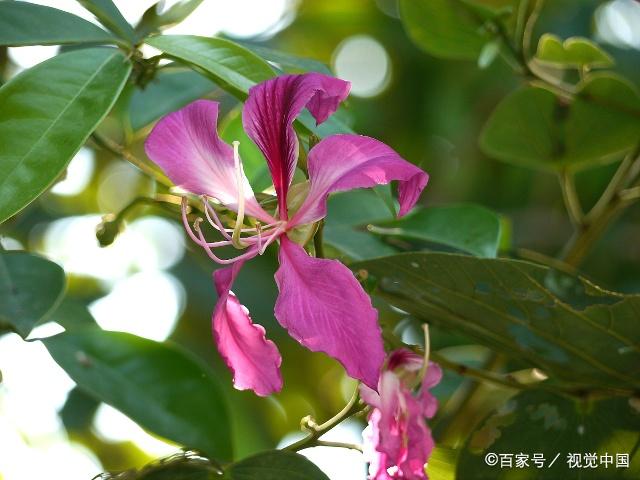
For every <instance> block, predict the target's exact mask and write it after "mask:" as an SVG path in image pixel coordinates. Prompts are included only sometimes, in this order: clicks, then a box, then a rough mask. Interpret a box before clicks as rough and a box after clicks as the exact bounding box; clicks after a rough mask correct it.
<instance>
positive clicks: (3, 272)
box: [0, 251, 66, 338]
mask: <svg viewBox="0 0 640 480" xmlns="http://www.w3.org/2000/svg"><path fill="white" fill-rule="evenodd" d="M65 285H66V280H65V276H64V270H62V268H60V266H58V265H57V264H55V263H53V262H50V261H49V260H46V259H44V258H42V257H39V256H37V255H31V254H30V253H26V252H19V251H13V252H4V251H0V331H1V330H2V329H3V327H8V328H9V329H10V330H13V331H15V332H17V333H18V334H20V335H21V336H22V337H23V338H26V337H27V336H28V335H29V333H30V332H31V330H32V329H33V327H35V326H36V325H37V324H38V323H40V322H41V321H42V320H43V319H45V318H47V316H48V315H49V314H50V313H51V312H52V311H53V310H55V309H56V308H57V306H58V304H59V303H60V301H61V300H62V296H63V295H64V290H65Z"/></svg>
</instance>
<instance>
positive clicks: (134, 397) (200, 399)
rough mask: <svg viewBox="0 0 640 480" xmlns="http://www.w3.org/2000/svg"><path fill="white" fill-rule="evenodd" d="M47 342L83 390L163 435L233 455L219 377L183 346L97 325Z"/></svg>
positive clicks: (224, 457)
mask: <svg viewBox="0 0 640 480" xmlns="http://www.w3.org/2000/svg"><path fill="white" fill-rule="evenodd" d="M43 343H44V344H45V346H46V347H47V349H48V350H49V353H51V356H52V357H53V358H54V360H55V361H56V362H57V363H58V364H60V365H61V366H62V368H64V369H65V371H66V372H67V373H68V374H69V375H70V376H71V378H72V379H73V380H74V381H75V382H76V383H77V384H78V386H79V387H80V388H81V389H82V390H85V391H86V392H88V393H90V394H91V395H93V396H94V397H96V398H98V399H100V400H102V401H104V402H106V403H109V404H111V405H113V406H114V407H116V408H117V409H119V410H121V411H122V412H123V413H125V414H126V415H128V416H129V417H131V418H132V419H133V420H135V421H136V422H138V423H139V424H140V425H141V426H143V427H144V428H147V429H149V430H150V431H152V432H154V433H156V434H158V435H161V436H163V437H165V438H168V439H170V440H173V441H175V442H178V443H180V444H183V445H185V446H188V447H191V448H197V449H199V450H201V451H203V452H205V453H206V454H207V455H210V456H211V457H212V458H216V459H220V460H229V459H231V456H232V451H231V440H230V438H231V433H230V425H229V418H228V414H227V406H226V403H225V400H224V397H223V394H222V391H221V389H220V386H219V384H218V380H217V379H216V377H215V376H214V375H213V373H212V372H211V371H210V370H208V369H207V368H206V367H205V366H203V365H202V364H201V362H199V361H197V360H196V359H194V358H192V357H191V356H190V355H188V354H187V353H186V352H184V351H183V350H182V349H181V348H178V347H177V346H174V345H170V344H166V343H158V342H154V341H152V340H146V339H143V338H140V337H136V336H135V335H131V334H127V333H117V332H106V331H102V330H99V329H95V328H87V329H81V330H77V331H74V332H65V333H62V334H59V335H56V336H54V337H49V338H47V339H45V340H43Z"/></svg>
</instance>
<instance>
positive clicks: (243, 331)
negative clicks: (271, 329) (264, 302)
mask: <svg viewBox="0 0 640 480" xmlns="http://www.w3.org/2000/svg"><path fill="white" fill-rule="evenodd" d="M242 263H243V262H237V263H234V264H233V265H232V266H231V267H228V268H223V269H220V270H216V271H215V272H214V273H213V278H214V281H215V284H216V290H217V292H218V303H217V304H216V308H215V310H214V312H213V335H214V338H215V341H216V344H217V345H218V350H219V352H220V355H221V356H222V358H223V359H224V361H225V363H226V364H227V366H228V367H229V368H230V369H231V371H232V372H233V385H234V386H235V387H236V388H237V389H238V390H247V389H250V390H253V391H254V392H255V393H256V394H257V395H260V396H267V395H270V394H272V393H275V392H279V391H280V390H281V389H282V376H281V374H280V363H281V362H282V357H281V356H280V352H278V348H277V347H276V345H275V344H274V343H273V342H272V341H271V340H267V338H266V337H265V330H264V328H263V327H262V326H261V325H256V324H254V323H252V321H251V317H250V316H249V312H248V311H247V309H246V308H245V307H244V306H243V305H241V304H240V302H239V301H238V299H237V298H236V296H235V295H234V294H233V293H231V292H230V290H229V289H230V288H231V285H232V284H233V281H234V280H235V277H236V275H237V274H238V271H239V270H240V268H241V266H242Z"/></svg>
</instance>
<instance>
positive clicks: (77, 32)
mask: <svg viewBox="0 0 640 480" xmlns="http://www.w3.org/2000/svg"><path fill="white" fill-rule="evenodd" d="M115 41H116V40H115V39H114V37H113V36H112V35H111V34H109V33H107V32H105V31H104V30H102V29H101V28H100V27H97V26H96V25H94V24H93V23H91V22H88V21H86V20H84V19H83V18H80V17H76V16H75V15H72V14H70V13H67V12H65V11H62V10H58V9H56V8H51V7H45V6H42V5H35V4H33V3H27V2H0V45H8V46H10V47H19V46H23V45H60V44H74V43H114V42H115Z"/></svg>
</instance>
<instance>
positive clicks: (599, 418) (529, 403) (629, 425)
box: [456, 392, 640, 480]
mask: <svg viewBox="0 0 640 480" xmlns="http://www.w3.org/2000/svg"><path fill="white" fill-rule="evenodd" d="M638 442H640V415H639V414H638V411H637V410H634V409H633V408H632V407H631V405H630V403H629V401H628V400H627V399H626V398H618V399H612V400H606V401H600V402H586V401H585V402H578V401H573V400H570V399H567V398H564V397H559V396H555V395H552V394H549V393H546V392H525V393H522V394H520V395H518V396H516V397H514V398H512V399H511V400H510V401H508V402H507V403H506V404H505V405H503V406H502V407H501V408H500V409H499V410H498V411H496V412H494V413H493V414H492V415H490V416H489V417H487V418H486V419H485V421H484V422H483V423H482V424H480V425H479V426H478V428H477V429H476V431H475V432H474V433H473V434H472V435H471V436H470V438H469V440H468V442H467V444H466V446H465V449H464V450H463V451H462V453H461V455H460V458H459V462H458V468H457V477H456V478H473V479H477V480H485V479H486V480H489V479H491V480H502V479H504V480H506V479H512V478H518V479H519V480H529V479H536V480H556V479H559V478H564V479H585V480H588V479H593V480H607V479H635V478H640V453H639V452H638V448H637V446H638ZM491 453H493V454H496V455H500V454H503V455H505V454H506V455H509V454H511V461H512V467H511V468H508V467H503V468H500V464H499V463H498V465H494V466H488V465H487V463H486V461H485V456H486V455H487V454H491ZM572 453H575V454H579V455H580V456H581V467H577V466H573V467H572V468H570V467H569V463H568V456H569V454H572ZM516 454H524V455H527V456H528V466H527V467H525V466H520V467H517V466H516V458H515V457H516ZM534 454H538V455H542V457H543V458H544V462H543V463H542V464H540V467H538V466H537V464H536V463H535V462H534V459H533V455H534ZM585 454H595V455H596V459H597V460H596V462H597V463H596V466H595V467H594V468H589V467H585V465H586V461H585ZM618 454H623V455H624V454H629V464H628V467H627V468H624V467H622V468H621V467H618V468H616V461H617V460H618V459H617V458H616V456H617V455H618ZM605 455H609V457H608V458H609V459H610V460H611V462H612V463H611V464H609V465H607V466H605V465H604V464H601V463H600V461H601V459H602V458H603V456H605ZM556 457H557V458H556ZM604 458H607V457H604ZM554 459H555V461H554ZM606 461H608V460H606ZM574 465H575V464H574Z"/></svg>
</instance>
